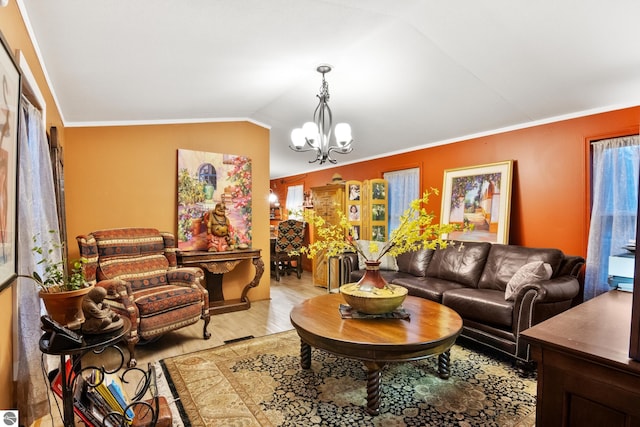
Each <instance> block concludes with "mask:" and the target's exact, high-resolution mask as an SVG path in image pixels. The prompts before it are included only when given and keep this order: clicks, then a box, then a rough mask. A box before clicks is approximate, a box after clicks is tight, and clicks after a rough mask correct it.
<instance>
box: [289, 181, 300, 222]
mask: <svg viewBox="0 0 640 427" xmlns="http://www.w3.org/2000/svg"><path fill="white" fill-rule="evenodd" d="M303 203H304V186H302V185H291V186H289V187H287V202H286V203H285V207H286V208H287V216H288V218H289V219H297V220H302V204H303Z"/></svg>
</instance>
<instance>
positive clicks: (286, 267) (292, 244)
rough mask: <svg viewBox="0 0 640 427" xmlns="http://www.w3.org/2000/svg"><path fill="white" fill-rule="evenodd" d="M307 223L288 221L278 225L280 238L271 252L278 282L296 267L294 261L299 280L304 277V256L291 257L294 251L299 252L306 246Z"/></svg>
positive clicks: (277, 238)
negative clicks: (305, 230) (282, 274)
mask: <svg viewBox="0 0 640 427" xmlns="http://www.w3.org/2000/svg"><path fill="white" fill-rule="evenodd" d="M304 229H305V223H304V222H302V221H296V220H294V219H288V220H285V221H281V222H280V223H279V224H278V237H276V244H275V247H274V249H273V251H272V252H271V262H272V263H273V268H274V270H275V274H276V280H277V281H280V275H281V273H287V274H288V273H289V272H290V271H291V270H292V269H293V268H294V267H293V265H292V263H291V262H292V261H295V263H296V265H295V271H296V274H297V276H298V279H299V278H300V277H301V276H302V255H300V254H298V255H289V253H290V252H292V251H297V250H300V248H302V246H303V244H304Z"/></svg>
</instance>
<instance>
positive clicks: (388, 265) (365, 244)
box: [358, 240, 398, 271]
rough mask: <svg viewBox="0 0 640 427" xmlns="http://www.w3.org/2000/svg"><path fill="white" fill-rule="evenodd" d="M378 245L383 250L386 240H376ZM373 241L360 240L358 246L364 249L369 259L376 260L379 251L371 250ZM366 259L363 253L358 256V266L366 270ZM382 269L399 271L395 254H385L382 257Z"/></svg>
mask: <svg viewBox="0 0 640 427" xmlns="http://www.w3.org/2000/svg"><path fill="white" fill-rule="evenodd" d="M375 243H376V244H377V245H378V250H381V249H382V248H383V247H384V245H385V243H386V242H375ZM370 244H371V242H370V241H369V240H358V246H359V247H360V249H362V252H364V254H365V255H366V256H367V259H369V260H374V259H376V258H377V257H378V255H377V254H378V252H371V248H370ZM364 261H365V260H364V259H363V258H362V255H359V256H358V268H359V269H360V270H364V269H365V268H366V265H365V263H364ZM380 270H391V271H398V263H397V261H396V258H395V257H394V256H391V255H389V254H385V255H384V256H383V257H382V258H380Z"/></svg>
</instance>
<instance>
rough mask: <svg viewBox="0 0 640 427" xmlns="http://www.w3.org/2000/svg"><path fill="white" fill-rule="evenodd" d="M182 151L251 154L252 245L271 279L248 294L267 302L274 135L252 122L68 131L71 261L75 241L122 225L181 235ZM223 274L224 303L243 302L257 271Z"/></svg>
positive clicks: (248, 264) (67, 185)
mask: <svg viewBox="0 0 640 427" xmlns="http://www.w3.org/2000/svg"><path fill="white" fill-rule="evenodd" d="M178 149H187V150H195V151H206V152H212V153H225V154H236V155H242V156H247V157H249V158H250V159H252V164H251V167H252V174H253V183H252V190H253V201H252V212H253V222H252V227H253V247H254V248H259V249H262V259H263V261H264V263H265V266H266V268H265V274H264V275H263V276H262V280H261V281H260V285H259V286H258V287H256V288H254V289H252V290H251V291H250V292H249V298H250V299H251V300H254V301H255V300H260V299H268V298H269V270H268V266H269V203H268V200H267V193H268V191H269V189H268V180H269V161H268V160H265V159H269V131H268V130H267V129H265V128H262V127H260V126H257V125H254V124H251V123H247V122H231V123H201V124H176V125H152V126H151V125H149V126H114V127H87V128H67V129H66V131H65V165H64V172H65V198H66V211H67V234H68V240H69V256H70V257H71V258H74V257H77V256H78V246H77V244H76V242H75V237H76V236H77V235H79V234H85V233H88V232H91V231H93V230H98V229H104V228H116V227H154V228H158V229H159V230H162V231H171V232H173V233H174V235H177V196H176V194H177V174H178V172H177V159H178V153H177V150H178ZM245 262H246V264H247V268H240V267H238V268H236V269H235V270H234V271H233V272H231V273H229V274H227V275H225V278H224V293H225V298H230V299H231V298H239V297H240V294H241V291H242V288H243V287H244V285H245V284H247V283H249V281H250V279H252V278H253V272H254V269H253V266H252V265H251V264H250V261H245Z"/></svg>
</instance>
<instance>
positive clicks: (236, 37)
mask: <svg viewBox="0 0 640 427" xmlns="http://www.w3.org/2000/svg"><path fill="white" fill-rule="evenodd" d="M18 4H19V6H20V8H21V10H22V11H23V14H25V15H26V16H25V20H26V21H27V23H28V25H30V27H31V28H30V30H31V31H32V32H33V36H34V37H35V42H36V44H37V49H39V54H40V55H41V60H42V61H43V63H44V67H45V72H46V73H47V75H48V79H49V83H50V85H51V86H52V88H53V91H54V96H55V98H56V100H57V103H58V106H59V108H60V110H61V113H62V115H63V120H64V124H65V126H85V125H96V124H97V125H109V124H127V123H175V122H195V121H215V120H224V121H226V120H236V119H240V120H247V119H248V120H251V121H255V122H257V123H259V124H261V125H264V126H266V127H269V128H270V129H271V177H272V178H278V177H282V176H288V175H291V174H297V173H303V172H307V171H309V170H315V169H318V168H324V167H327V164H325V165H323V166H318V165H317V164H311V165H310V164H309V163H307V161H308V160H310V159H312V157H313V156H312V155H311V153H295V152H293V151H292V150H290V149H289V148H288V145H289V134H290V132H291V130H292V129H293V128H294V127H298V126H300V125H301V124H302V123H303V122H305V121H309V120H310V119H311V117H312V115H313V110H314V109H315V106H316V103H317V99H316V94H317V93H318V89H319V87H320V83H321V76H320V74H318V73H317V72H316V71H315V69H316V66H317V65H318V64H321V63H329V64H331V65H333V67H334V70H333V71H332V72H331V73H329V74H327V76H326V79H327V82H328V83H329V89H330V94H331V100H330V102H329V105H330V106H331V108H332V110H333V115H334V119H335V121H336V122H340V121H346V122H348V123H350V124H351V125H352V128H353V134H354V139H355V142H354V150H353V152H352V153H351V154H348V155H345V156H341V155H337V157H338V162H339V164H346V163H350V162H355V161H359V160H363V159H367V158H371V157H377V156H380V155H382V154H388V153H392V152H401V151H408V150H409V149H411V148H415V147H425V146H429V145H432V144H441V143H443V142H447V141H451V140H456V139H461V138H463V137H466V136H469V135H475V134H482V133H486V132H492V131H494V130H497V129H503V128H511V127H518V126H522V125H524V124H527V123H531V122H534V123H535V122H545V121H549V120H553V119H554V118H559V117H571V116H577V115H583V114H586V113H591V112H597V111H607V110H612V109H616V108H621V107H627V106H632V105H640V30H639V28H638V27H639V25H640V1H638V0H535V1H531V0H526V1H525V0H487V1H478V0H456V1H442V0H401V1H400V0H268V1H267V0H227V1H223V0H189V1H175V0H174V1H167V0H135V1H132V0H111V1H87V0H56V1H42V0H18Z"/></svg>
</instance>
